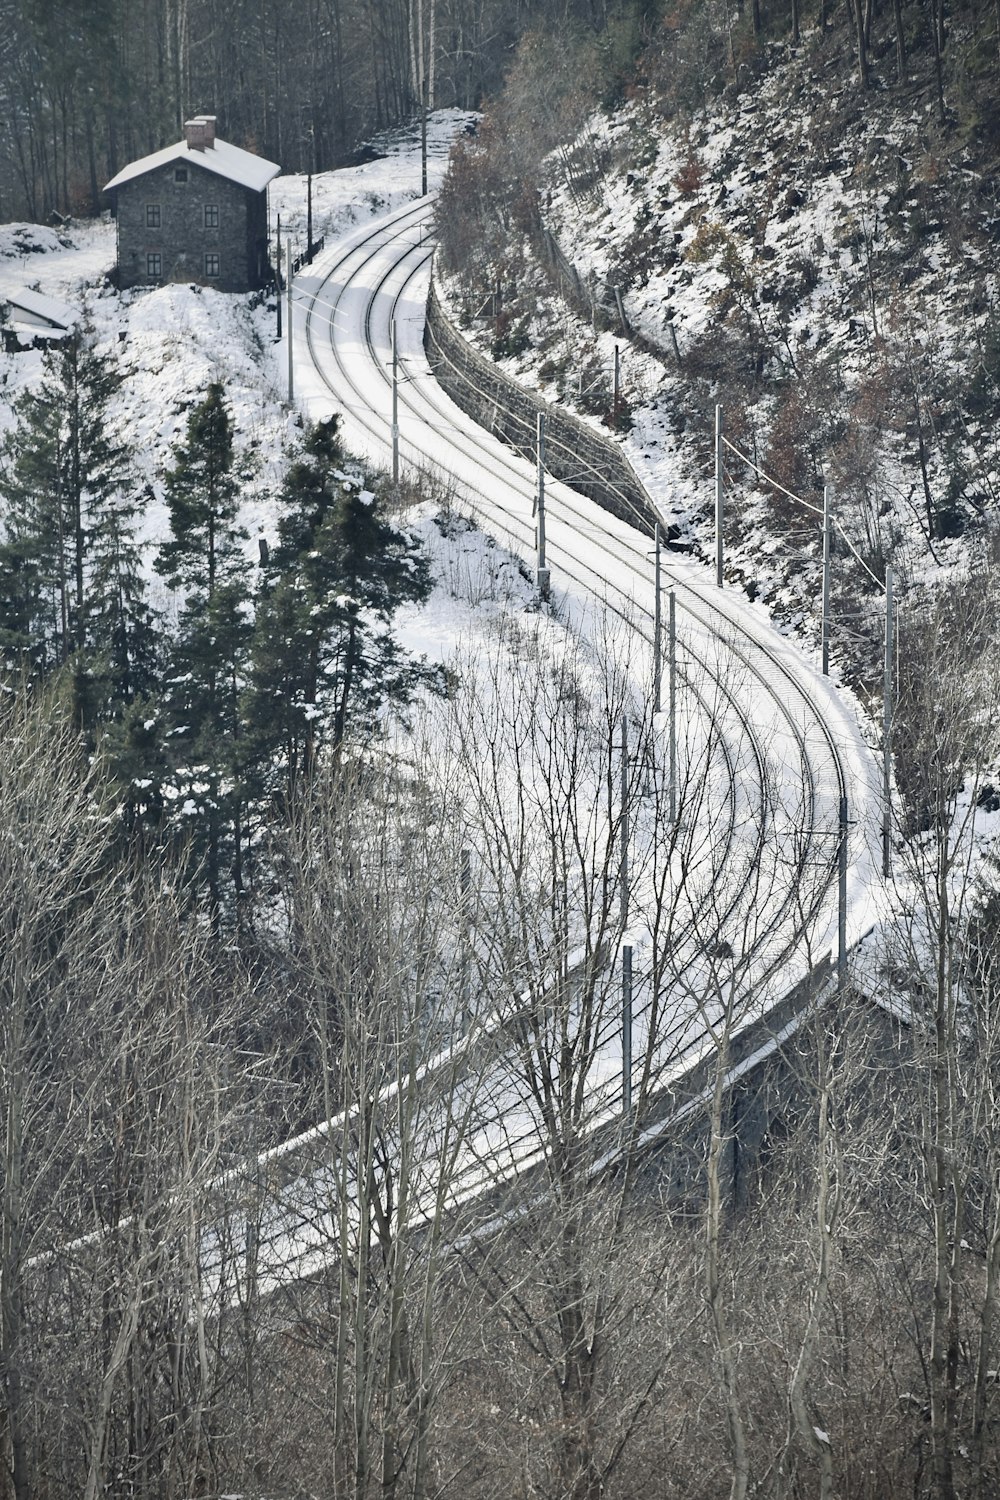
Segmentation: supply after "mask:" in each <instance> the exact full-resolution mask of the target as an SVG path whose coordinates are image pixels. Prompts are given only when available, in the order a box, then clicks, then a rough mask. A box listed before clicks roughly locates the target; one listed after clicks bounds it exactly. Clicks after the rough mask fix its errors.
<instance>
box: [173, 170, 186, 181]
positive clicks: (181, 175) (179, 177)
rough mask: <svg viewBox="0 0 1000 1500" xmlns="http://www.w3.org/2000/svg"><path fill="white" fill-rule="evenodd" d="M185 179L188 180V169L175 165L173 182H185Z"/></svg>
mask: <svg viewBox="0 0 1000 1500" xmlns="http://www.w3.org/2000/svg"><path fill="white" fill-rule="evenodd" d="M187 180H188V169H187V167H175V168H174V181H175V182H187Z"/></svg>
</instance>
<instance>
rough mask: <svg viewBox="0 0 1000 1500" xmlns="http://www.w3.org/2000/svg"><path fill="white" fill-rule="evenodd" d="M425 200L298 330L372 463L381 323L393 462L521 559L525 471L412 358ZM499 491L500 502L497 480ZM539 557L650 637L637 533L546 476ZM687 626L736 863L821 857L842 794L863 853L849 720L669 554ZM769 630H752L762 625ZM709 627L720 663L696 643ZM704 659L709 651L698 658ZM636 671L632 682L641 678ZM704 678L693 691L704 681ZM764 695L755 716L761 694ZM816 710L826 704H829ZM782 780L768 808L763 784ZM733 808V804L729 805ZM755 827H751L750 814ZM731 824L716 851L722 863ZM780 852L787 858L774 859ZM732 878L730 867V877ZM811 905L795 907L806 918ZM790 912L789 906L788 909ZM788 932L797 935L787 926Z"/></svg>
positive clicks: (868, 776) (865, 775) (423, 261)
mask: <svg viewBox="0 0 1000 1500" xmlns="http://www.w3.org/2000/svg"><path fill="white" fill-rule="evenodd" d="M428 216H429V206H428V203H427V201H426V200H418V201H417V202H416V203H415V204H413V205H409V206H408V207H407V208H405V209H404V210H402V211H400V212H398V213H396V214H394V215H392V216H390V217H389V218H388V219H386V220H383V221H382V222H381V223H379V224H377V225H375V226H372V227H371V228H369V229H366V230H365V231H363V232H362V233H360V234H358V235H356V236H355V237H354V238H353V239H352V240H351V241H349V242H348V243H347V244H346V245H344V246H343V247H341V248H339V249H338V250H337V251H336V252H334V253H333V254H332V255H330V256H329V257H327V258H326V259H325V261H323V262H321V263H320V265H319V266H318V267H317V268H316V270H317V273H318V274H317V275H316V276H314V277H313V278H311V282H312V284H311V285H310V284H309V283H305V284H304V285H303V284H301V283H300V295H301V297H302V301H301V303H300V309H299V312H300V319H301V321H300V329H301V330H302V331H304V334H305V340H306V345H307V348H308V352H309V356H310V360H311V363H312V367H313V370H314V371H315V373H316V379H317V381H318V383H319V385H320V386H321V388H322V389H321V391H320V392H317V393H316V394H318V395H320V397H322V395H326V396H328V398H329V401H330V404H331V405H333V406H334V407H335V408H336V409H338V410H340V411H341V412H342V413H343V415H344V418H345V427H346V429H347V433H348V436H349V439H350V441H351V442H352V444H353V445H354V446H356V447H361V448H363V449H364V451H366V453H368V454H369V455H370V456H372V457H373V458H375V459H376V460H378V461H380V462H383V463H384V462H385V461H386V458H387V456H388V455H389V453H390V452H391V438H390V424H391V391H392V379H391V371H390V362H391V354H390V351H391V333H390V329H391V326H392V324H393V322H395V324H396V328H397V342H398V350H399V370H400V379H399V386H398V392H399V416H400V421H399V451H400V460H401V463H402V464H403V465H405V466H409V467H411V468H415V469H419V470H427V469H431V470H434V471H436V472H437V473H438V474H439V475H443V476H445V477H446V478H447V480H448V481H449V482H450V483H453V484H454V485H455V487H456V488H457V489H458V490H459V491H460V493H461V494H462V497H463V500H464V501H465V503H466V504H467V505H468V506H469V508H470V509H471V510H472V512H473V513H474V514H475V515H476V517H477V519H479V520H480V521H481V522H482V524H483V525H484V526H486V527H487V528H488V529H493V530H494V531H500V532H501V534H502V535H503V537H504V539H505V540H506V541H508V543H509V544H510V545H511V547H512V548H513V549H514V550H515V551H517V552H519V553H520V554H521V555H522V556H527V557H529V558H530V557H532V556H533V554H534V546H535V531H534V521H533V518H532V513H531V512H532V502H533V499H534V490H535V476H534V471H533V469H532V467H531V466H530V465H529V464H527V463H525V462H524V460H522V459H520V458H519V457H518V456H517V455H516V454H515V453H513V452H512V451H511V450H510V449H509V448H507V447H505V446H503V445H502V444H500V443H499V442H498V441H496V440H495V439H493V438H492V437H490V435H489V434H487V433H485V432H483V431H482V430H481V429H478V428H476V427H475V426H474V424H472V423H471V422H470V421H469V420H468V419H467V418H465V417H464V415H463V414H462V413H461V412H460V411H459V410H458V408H456V407H455V406H454V405H453V403H452V402H451V401H449V400H448V398H447V397H446V396H444V394H443V393H442V392H441V391H440V389H439V388H438V387H437V386H436V384H435V382H434V381H433V379H432V377H431V376H430V374H429V371H428V368H427V364H426V359H425V357H424V355H423V350H422V343H421V336H420V335H421V332H422V327H423V307H424V304H425V301H426V290H427V284H428V275H429V263H430V259H431V255H432V253H433V246H432V244H431V242H430V241H429V240H428V238H427V234H426V229H427V220H428ZM498 490H499V491H502V493H503V496H504V498H503V500H502V502H499V503H498V501H497V499H496V495H497V492H498ZM546 517H547V527H546V530H547V554H548V561H549V564H550V567H551V571H552V577H553V582H554V585H555V586H556V587H557V588H558V587H564V588H574V589H576V590H580V591H585V592H586V593H587V594H588V595H590V596H591V597H593V598H596V599H597V600H598V601H600V602H601V603H602V604H603V605H604V606H605V607H606V608H608V609H610V610H613V611H615V612H616V613H618V614H619V615H621V616H622V618H623V619H625V620H626V621H627V623H628V626H629V628H630V629H631V630H632V631H633V632H634V633H635V637H636V639H637V641H641V642H642V644H643V647H644V648H645V649H644V650H643V651H642V653H641V654H642V655H643V657H645V656H646V655H647V654H648V650H649V648H650V646H651V640H652V594H653V569H652V563H651V559H650V556H649V550H648V549H649V543H648V539H647V538H646V537H644V536H643V535H642V534H641V533H638V532H637V531H635V530H634V529H632V528H630V527H628V526H627V525H625V524H623V523H622V522H620V521H617V520H616V519H615V518H614V517H612V516H610V515H608V514H607V513H605V512H603V511H601V510H600V509H599V508H598V507H597V506H596V505H594V504H592V503H591V502H589V501H586V500H584V499H582V497H580V496H579V495H577V494H576V493H575V492H574V491H572V490H570V489H568V488H567V487H566V486H565V485H562V484H559V483H558V482H556V481H552V480H547V482H546ZM663 573H664V579H665V585H666V586H667V587H670V586H672V587H673V588H674V589H675V591H676V595H677V598H678V602H679V604H680V606H681V609H682V612H683V617H684V620H685V622H686V624H687V626H688V631H687V639H686V641H685V656H686V660H687V663H688V671H687V677H688V686H689V689H690V691H691V695H692V696H694V697H697V698H700V700H701V705H702V708H703V710H704V709H706V708H708V707H709V706H712V707H714V708H715V711H716V712H717V713H718V712H719V711H720V705H723V706H725V709H726V713H725V720H726V723H725V731H726V732H725V738H726V749H725V752H724V753H725V758H726V765H727V774H728V776H729V779H730V781H731V783H733V782H735V781H737V780H741V781H742V782H743V783H744V797H745V795H746V787H745V783H746V780H747V773H748V768H749V767H751V766H752V767H753V780H754V783H755V790H756V793H757V809H758V818H757V823H758V828H759V834H760V836H759V837H758V838H757V839H755V840H751V841H750V843H749V848H748V849H747V851H746V858H745V860H744V861H743V873H744V874H745V872H746V870H747V869H749V868H751V867H753V866H755V865H757V864H758V863H759V860H760V858H761V855H762V852H763V846H764V842H765V840H766V839H767V838H768V837H769V838H770V839H771V840H772V841H773V840H775V839H777V840H783V842H784V848H785V849H786V850H788V849H794V851H795V854H794V859H793V864H794V873H795V874H799V875H801V874H802V872H804V871H805V870H806V869H808V868H811V867H814V866H817V865H821V864H822V863H824V861H825V862H826V863H827V864H829V863H830V858H829V856H830V849H831V842H830V841H831V839H832V838H833V837H835V835H836V829H837V816H838V808H839V803H840V799H841V798H842V797H849V799H850V803H851V812H852V821H853V822H854V824H855V827H856V828H857V829H858V830H859V835H856V836H855V838H854V841H853V844H854V853H855V868H857V866H858V865H859V864H860V865H863V864H864V862H865V858H866V856H867V853H868V848H867V844H868V840H867V834H868V832H869V830H870V829H871V828H872V827H873V826H874V823H875V822H876V821H877V819H876V818H873V808H874V797H875V781H874V778H873V773H872V769H871V763H870V761H869V759H868V757H867V755H866V753H865V751H864V748H863V746H862V744H861V741H860V735H859V734H858V731H857V727H856V725H855V724H854V723H853V720H852V719H851V716H850V715H849V714H848V713H846V712H845V710H844V708H843V706H842V705H840V704H839V703H837V701H836V695H835V694H834V693H833V692H832V691H831V690H830V689H829V685H828V684H826V685H824V684H822V683H821V682H820V681H818V680H817V679H816V675H815V674H814V673H811V672H810V671H809V670H808V668H806V666H805V664H804V663H803V662H802V661H801V660H800V659H796V656H797V654H796V653H795V652H794V651H793V650H792V649H790V648H789V647H787V646H786V645H784V643H782V642H781V641H780V638H778V637H776V636H774V633H773V632H771V631H770V630H769V629H768V628H767V627H766V626H764V625H763V624H759V625H758V626H757V628H756V629H755V630H753V632H752V633H750V632H749V631H748V629H747V617H748V614H749V613H750V612H748V611H747V610H746V609H745V608H740V607H738V606H737V605H735V603H734V602H732V601H729V600H727V598H726V597H725V595H723V594H722V593H720V591H718V590H716V589H714V588H712V587H711V586H709V585H707V584H706V583H705V582H704V579H703V578H702V577H701V576H699V574H700V570H698V569H697V568H695V567H693V566H691V565H682V564H678V563H674V562H670V561H669V560H668V561H667V562H666V565H665V566H664V569H663ZM769 636H770V637H771V639H768V637H769ZM720 637H722V638H723V644H724V648H725V650H724V660H723V661H721V662H720V660H719V652H718V650H717V648H716V647H715V646H714V645H710V644H709V643H710V642H713V641H718V640H719V639H720ZM713 658H715V659H714V660H713ZM647 680H648V679H647ZM706 683H711V687H710V688H709V689H706V686H705V684H706ZM765 702H767V703H768V704H769V706H770V708H769V717H768V716H767V714H766V713H765V714H762V710H761V705H762V704H763V703H765ZM831 710H833V711H832V712H831ZM781 787H783V788H784V789H786V790H787V789H788V788H789V787H792V788H795V791H794V794H793V795H792V796H791V797H790V798H789V799H787V800H788V806H787V807H786V808H785V809H784V813H785V815H786V816H785V818H784V822H783V820H782V808H781V806H780V803H781V796H780V791H779V795H778V796H777V797H776V796H775V790H776V788H781ZM734 816H735V814H734ZM768 823H770V824H771V827H770V828H769V829H766V830H765V825H766V824H768ZM734 832H735V831H734V830H733V829H732V828H730V831H729V835H728V836H727V838H726V839H725V840H724V842H723V843H722V845H721V847H720V849H719V850H718V855H719V858H718V860H717V865H718V866H719V867H720V868H721V867H723V866H726V867H729V866H731V863H732V860H733V856H734V853H735V846H736V840H735V837H734ZM786 863H787V861H786ZM731 880H732V884H734V885H738V884H739V883H740V877H738V876H736V875H735V874H732V876H731ZM786 885H787V887H788V889H787V891H786V892H785V893H784V894H783V896H782V897H781V898H780V899H779V901H778V902H777V903H776V906H775V908H774V911H773V914H772V920H770V921H769V922H768V929H769V933H770V934H772V935H773V933H774V932H776V931H778V930H779V929H780V928H782V926H783V925H785V924H787V922H788V919H789V917H790V916H791V915H792V914H793V907H794V906H795V902H796V894H795V890H794V886H795V881H794V879H793V878H791V875H790V878H789V879H788V880H787V881H786ZM820 905H822V901H821V900H820V901H819V902H815V901H814V902H813V903H811V906H810V910H809V912H808V914H807V915H808V920H809V921H810V922H811V923H815V922H816V920H817V917H818V915H819V912H818V906H820ZM798 915H799V916H801V913H799V914H798ZM796 936H797V935H796Z"/></svg>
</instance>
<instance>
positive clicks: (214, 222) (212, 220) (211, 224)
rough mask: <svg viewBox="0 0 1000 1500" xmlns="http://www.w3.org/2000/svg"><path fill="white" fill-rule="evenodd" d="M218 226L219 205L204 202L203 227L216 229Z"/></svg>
mask: <svg viewBox="0 0 1000 1500" xmlns="http://www.w3.org/2000/svg"><path fill="white" fill-rule="evenodd" d="M218 227H219V205H218V204H217V203H206V204H205V228H206V229H218Z"/></svg>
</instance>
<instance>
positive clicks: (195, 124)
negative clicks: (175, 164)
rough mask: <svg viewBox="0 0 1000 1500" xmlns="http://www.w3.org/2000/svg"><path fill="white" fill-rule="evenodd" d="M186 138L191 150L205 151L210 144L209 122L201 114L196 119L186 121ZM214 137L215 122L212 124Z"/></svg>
mask: <svg viewBox="0 0 1000 1500" xmlns="http://www.w3.org/2000/svg"><path fill="white" fill-rule="evenodd" d="M184 139H185V140H186V141H187V145H188V150H189V151H204V149H205V147H206V146H208V145H210V144H211V142H210V141H209V139H208V124H207V122H206V121H205V120H204V119H203V118H202V116H201V115H199V116H198V118H197V119H195V120H185V121H184ZM212 139H213V140H214V139H215V124H214V121H213V125H212Z"/></svg>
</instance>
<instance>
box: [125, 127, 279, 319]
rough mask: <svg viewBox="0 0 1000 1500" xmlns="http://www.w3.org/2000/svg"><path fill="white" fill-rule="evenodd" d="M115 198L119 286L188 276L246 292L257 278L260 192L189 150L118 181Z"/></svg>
mask: <svg viewBox="0 0 1000 1500" xmlns="http://www.w3.org/2000/svg"><path fill="white" fill-rule="evenodd" d="M182 174H183V175H182ZM117 197H118V205H117V213H118V275H119V285H121V286H122V287H131V286H158V285H162V284H163V283H164V282H167V281H193V282H200V283H202V284H204V285H205V286H215V287H218V288H219V290H220V291H223V292H245V291H249V290H252V289H253V288H254V287H257V286H260V285H261V283H262V281H263V279H264V278H263V274H262V269H263V268H262V262H263V261H264V260H265V259H266V256H264V255H261V254H259V249H260V246H259V242H260V241H261V239H263V243H264V245H265V246H266V236H267V208H266V195H265V194H264V193H254V192H251V191H250V190H248V189H247V188H244V187H241V186H239V184H238V183H235V182H230V181H229V180H228V178H225V177H219V176H218V175H217V174H216V173H214V172H207V171H206V170H205V169H204V168H203V167H199V166H198V163H197V161H196V159H195V153H190V154H189V157H188V159H187V160H186V161H173V162H169V163H168V164H167V165H166V166H163V167H159V168H157V169H156V170H155V171H152V172H145V173H143V175H142V176H141V177H137V178H134V179H133V180H132V181H131V182H126V183H124V184H123V185H122V187H120V188H118V190H117ZM156 256H159V260H158V261H157V260H156V259H153V258H151V257H156ZM212 257H216V259H212Z"/></svg>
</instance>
